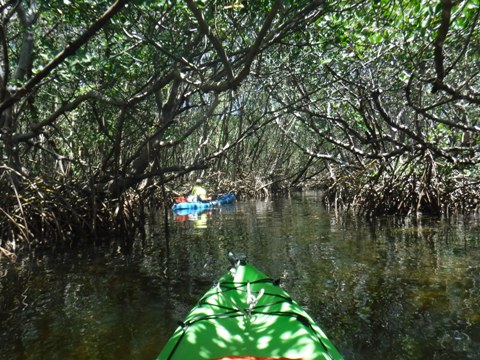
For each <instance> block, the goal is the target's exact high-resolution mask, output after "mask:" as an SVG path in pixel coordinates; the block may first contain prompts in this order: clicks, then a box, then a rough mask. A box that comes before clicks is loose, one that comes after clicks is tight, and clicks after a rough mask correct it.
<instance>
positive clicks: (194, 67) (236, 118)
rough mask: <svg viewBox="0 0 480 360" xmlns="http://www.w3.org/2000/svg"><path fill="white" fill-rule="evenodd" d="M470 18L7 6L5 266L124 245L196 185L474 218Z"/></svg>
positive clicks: (473, 23) (478, 175) (409, 5)
mask: <svg viewBox="0 0 480 360" xmlns="http://www.w3.org/2000/svg"><path fill="white" fill-rule="evenodd" d="M479 10H480V9H479V4H478V2H477V1H474V0H463V1H459V0H455V1H454V0H437V1H426V0H416V1H405V0H396V1H387V0H355V1H342V0H313V1H312V0H308V1H307V0H305V1H300V0H297V1H292V0H262V1H248V0H247V1H246V0H242V1H240V0H235V1H233V0H213V1H206V0H205V1H193V0H185V1H174V0H171V1H168V0H155V1H141V0H135V1H128V0H123V1H122V0H118V1H108V0H101V1H93V0H79V1H69V0H63V1H60V0H56V1H36V0H11V1H0V21H1V23H0V40H1V45H0V130H1V134H0V189H1V194H2V195H1V197H2V199H1V203H0V219H1V220H2V221H1V223H2V225H3V224H4V226H3V227H2V229H1V230H0V231H1V234H2V239H5V240H0V247H2V249H4V251H7V250H8V246H7V241H10V242H11V241H13V240H14V239H20V240H22V241H23V242H24V243H27V242H28V241H31V239H52V238H53V239H65V238H67V237H68V236H69V235H68V234H69V233H71V232H74V231H75V229H78V228H81V229H89V230H90V231H91V232H92V233H96V232H97V231H98V229H100V228H102V227H103V228H111V225H112V224H113V223H117V224H121V226H128V225H127V224H132V223H134V222H133V221H130V220H132V219H134V218H135V217H134V209H135V208H137V209H138V208H139V207H143V206H145V205H146V204H149V203H153V202H157V201H159V200H161V201H164V202H168V201H169V199H170V198H171V197H172V196H174V194H175V193H176V191H179V190H181V189H184V188H182V186H187V185H188V181H189V180H190V179H191V178H192V176H196V175H203V176H204V177H205V178H206V179H207V180H208V181H209V182H210V185H211V187H212V191H213V190H216V191H218V192H225V191H229V190H235V191H236V192H237V193H238V194H240V195H242V194H243V195H245V196H257V195H267V194H269V193H270V192H274V191H281V190H289V189H292V188H319V189H324V190H325V201H326V203H327V204H330V205H332V204H336V205H343V206H347V207H351V208H352V209H355V210H356V211H360V212H364V213H366V214H369V215H375V214H408V213H415V212H425V213H430V214H448V213H450V212H452V211H478V209H479V204H480V203H479V194H478V186H479V184H480V169H479V163H480V159H479V151H478V150H479V144H480V134H479V131H480V125H479V104H480V94H479V91H480V88H479V85H480V81H479V76H480V75H479V69H480V61H479V58H480V34H479V31H480V25H479V14H480V11H479ZM185 189H186V187H185ZM126 219H127V220H126ZM128 219H130V220H128ZM40 241H41V240H40Z"/></svg>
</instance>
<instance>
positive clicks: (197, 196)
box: [187, 179, 212, 202]
mask: <svg viewBox="0 0 480 360" xmlns="http://www.w3.org/2000/svg"><path fill="white" fill-rule="evenodd" d="M202 184H203V181H202V179H197V181H196V183H195V186H194V187H193V189H192V191H191V192H190V195H189V196H188V198H187V199H188V201H189V202H195V201H209V200H211V199H212V198H211V197H210V196H207V190H205V188H204V187H203V186H202Z"/></svg>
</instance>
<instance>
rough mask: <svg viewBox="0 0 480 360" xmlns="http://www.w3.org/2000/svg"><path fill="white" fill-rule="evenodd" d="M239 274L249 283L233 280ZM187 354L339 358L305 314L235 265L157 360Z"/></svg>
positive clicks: (277, 290) (264, 279) (248, 268)
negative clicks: (234, 271) (235, 267)
mask: <svg viewBox="0 0 480 360" xmlns="http://www.w3.org/2000/svg"><path fill="white" fill-rule="evenodd" d="M245 278H246V279H249V280H251V281H250V282H249V283H247V282H241V281H238V279H245ZM260 295H261V296H260ZM253 300H255V301H253ZM252 301H253V302H252ZM192 354H198V359H215V358H222V357H225V356H247V355H248V356H255V357H264V358H265V357H270V358H288V359H305V360H309V359H311V360H313V359H341V356H340V355H339V354H338V353H337V351H336V349H335V348H334V347H333V345H332V344H331V342H330V341H329V340H328V339H327V337H326V336H325V335H324V334H323V332H321V331H320V329H319V328H318V326H316V325H315V324H314V322H313V320H312V319H311V318H310V316H309V315H308V314H307V313H306V312H305V311H304V310H303V309H302V308H301V307H300V306H299V305H298V304H297V303H296V302H295V301H293V300H292V299H291V298H290V297H289V296H288V294H287V293H286V292H285V291H284V290H283V289H281V288H280V287H278V286H277V285H274V284H273V282H272V280H271V279H269V278H268V277H267V276H265V275H264V274H262V273H261V272H258V271H257V270H256V269H254V268H253V267H251V266H249V265H246V266H239V267H238V271H237V272H236V274H235V275H234V278H232V276H231V275H230V274H227V275H225V276H224V277H223V278H222V279H221V280H220V282H219V284H218V285H217V286H214V287H213V288H212V289H210V290H209V291H208V292H207V293H206V294H205V296H204V297H203V298H202V299H201V300H200V301H199V302H198V304H197V306H196V307H195V308H194V309H193V310H192V311H191V312H190V313H189V314H188V315H187V317H186V318H185V320H184V324H183V325H182V326H181V327H179V328H178V329H177V331H176V332H175V334H174V336H173V337H172V338H171V340H170V341H169V342H168V344H167V345H166V347H165V349H164V350H163V352H162V353H161V354H160V357H159V359H194V358H195V357H194V355H192ZM169 356H170V357H169Z"/></svg>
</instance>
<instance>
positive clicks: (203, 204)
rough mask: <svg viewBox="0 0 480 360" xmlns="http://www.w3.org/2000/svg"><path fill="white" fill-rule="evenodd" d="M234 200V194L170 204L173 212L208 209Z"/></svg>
mask: <svg viewBox="0 0 480 360" xmlns="http://www.w3.org/2000/svg"><path fill="white" fill-rule="evenodd" d="M234 201H235V195H234V194H225V195H218V196H217V198H216V199H215V200H211V201H195V202H181V203H177V204H174V205H173V206H172V210H173V211H175V212H179V211H186V210H190V211H194V210H204V209H210V208H213V207H217V206H222V205H226V204H230V203H232V202H234Z"/></svg>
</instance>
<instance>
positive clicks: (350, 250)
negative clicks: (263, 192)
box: [0, 193, 480, 360]
mask: <svg viewBox="0 0 480 360" xmlns="http://www.w3.org/2000/svg"><path fill="white" fill-rule="evenodd" d="M170 215H171V221H170V226H169V233H170V236H169V238H168V241H167V239H166V237H165V226H164V224H163V220H162V214H161V213H158V214H153V215H152V218H151V219H150V221H149V226H148V228H147V231H146V232H147V235H146V237H145V238H142V239H138V240H137V241H136V242H135V243H134V244H133V245H132V247H131V248H125V247H124V246H123V245H122V244H121V243H120V242H118V241H115V239H112V240H113V241H112V242H110V243H109V244H108V245H107V244H106V245H103V246H96V247H90V248H89V249H88V250H85V249H81V250H78V249H77V250H75V251H71V252H69V253H65V252H63V251H62V252H60V251H57V252H56V251H53V250H52V251H49V252H46V253H34V254H30V255H29V256H28V257H25V258H21V259H18V261H17V262H16V263H15V264H11V263H8V261H5V259H3V260H2V262H0V359H153V358H155V356H156V355H157V354H158V352H159V351H160V350H161V348H162V346H163V345H164V343H165V342H166V340H167V338H168V337H169V336H170V335H171V333H172V331H173V330H174V328H175V327H176V324H177V321H178V320H180V319H182V318H183V317H184V316H185V314H186V313H187V311H188V310H189V309H190V308H191V307H192V306H193V305H194V304H195V302H196V301H197V300H198V299H199V297H200V296H201V295H202V294H203V293H204V292H205V291H206V290H207V289H208V288H209V287H210V286H211V284H212V283H213V281H214V280H215V279H217V278H218V277H219V276H220V275H221V274H223V273H224V272H225V271H226V270H227V260H226V256H225V255H226V253H227V252H228V251H230V250H233V251H236V252H241V253H245V254H247V255H248V257H249V260H250V262H251V263H253V264H254V265H256V266H257V267H258V268H260V269H261V270H262V271H264V272H266V273H267V274H269V275H270V276H272V277H274V278H281V279H282V284H283V287H284V288H285V289H286V290H287V291H288V292H289V293H290V295H291V296H292V297H293V298H294V299H296V300H297V301H298V302H299V303H300V304H301V305H302V306H303V307H304V308H305V309H306V310H307V311H308V312H309V313H310V314H311V315H312V316H313V317H314V318H315V319H316V320H317V321H318V323H319V325H320V326H321V327H322V328H323V330H324V331H325V332H326V333H327V335H328V336H329V337H330V339H331V340H332V341H333V342H334V344H335V345H336V346H337V348H338V349H339V350H340V352H341V353H343V355H344V356H345V358H347V359H382V360H383V359H480V271H479V270H480V228H479V225H478V223H477V224H475V223H473V224H464V223H462V222H461V221H458V220H456V221H453V220H450V221H448V222H446V221H438V220H428V219H425V218H423V219H419V220H417V219H409V220H405V219H393V218H389V219H376V220H375V221H374V222H371V223H367V222H365V221H362V220H360V219H355V218H352V217H347V216H344V215H339V214H337V215H336V214H334V213H327V212H326V211H325V210H323V208H322V207H321V205H320V203H319V201H318V199H317V195H316V194H315V193H310V194H298V195H294V196H293V197H292V198H289V199H285V198H280V199H273V200H271V201H268V202H262V201H246V202H239V203H238V204H236V205H235V206H231V207H226V208H223V209H222V210H221V211H215V212H212V213H211V214H206V215H203V216H199V217H198V218H197V219H196V220H194V219H191V218H185V219H174V218H173V214H170ZM180 220H184V221H180Z"/></svg>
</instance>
